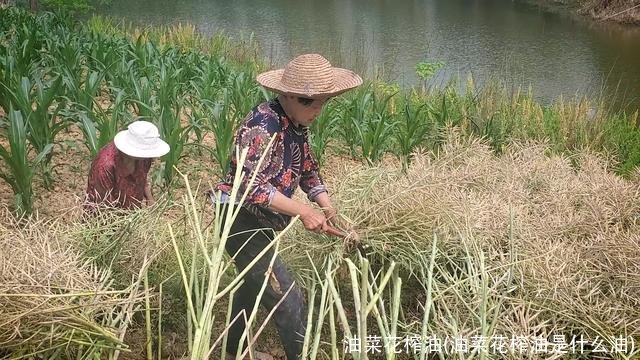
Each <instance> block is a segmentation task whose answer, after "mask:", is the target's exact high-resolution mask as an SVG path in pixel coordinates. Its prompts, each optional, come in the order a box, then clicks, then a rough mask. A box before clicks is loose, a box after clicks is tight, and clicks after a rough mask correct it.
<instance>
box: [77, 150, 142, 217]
mask: <svg viewBox="0 0 640 360" xmlns="http://www.w3.org/2000/svg"><path fill="white" fill-rule="evenodd" d="M123 156H124V155H123V154H122V153H120V151H118V149H117V148H116V146H115V144H114V143H113V142H111V143H109V144H107V145H106V146H105V147H103V148H102V149H101V150H100V151H99V152H98V154H97V156H96V158H95V159H94V160H93V162H92V163H91V170H90V171H89V180H88V182H87V200H88V204H86V206H85V209H86V210H87V211H92V209H94V208H95V204H97V203H100V202H108V203H110V204H111V205H113V206H117V207H120V208H124V209H131V208H134V207H139V206H140V204H141V203H142V200H144V197H145V196H144V192H145V188H146V187H148V186H149V185H148V182H147V175H148V174H149V169H150V168H151V159H144V160H138V161H137V162H136V168H135V170H134V171H133V173H131V174H129V175H125V174H124V171H122V170H121V169H123V167H124V165H123V163H122V159H123Z"/></svg>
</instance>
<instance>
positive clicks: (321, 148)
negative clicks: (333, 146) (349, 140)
mask: <svg viewBox="0 0 640 360" xmlns="http://www.w3.org/2000/svg"><path fill="white" fill-rule="evenodd" d="M335 112H336V107H335V106H331V104H327V105H325V108H324V110H322V112H321V113H320V115H319V116H318V118H316V119H315V120H314V121H313V123H311V131H310V132H309V143H310V145H311V151H312V152H313V155H314V157H315V159H316V160H317V161H318V163H319V164H320V165H321V166H322V165H323V164H324V159H325V157H324V155H325V152H326V149H327V146H328V145H329V143H330V142H331V139H332V138H333V137H334V136H335V132H336V123H337V117H336V114H335Z"/></svg>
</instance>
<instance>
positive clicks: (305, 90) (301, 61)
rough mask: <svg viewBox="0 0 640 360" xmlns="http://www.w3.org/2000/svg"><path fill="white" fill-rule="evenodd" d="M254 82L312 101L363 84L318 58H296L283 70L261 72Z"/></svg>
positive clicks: (347, 72) (303, 56) (319, 56)
mask: <svg viewBox="0 0 640 360" xmlns="http://www.w3.org/2000/svg"><path fill="white" fill-rule="evenodd" d="M256 80H257V81H258V82H259V83H260V85H262V86H264V87H265V88H267V89H269V90H272V91H275V92H277V93H280V94H285V95H298V96H300V97H307V98H311V99H318V98H327V97H332V96H336V95H339V94H341V93H343V92H345V91H347V90H350V89H353V88H355V87H356V86H358V85H360V84H362V78H361V77H360V76H358V74H356V73H354V72H353V71H351V70H347V69H342V68H337V67H333V66H331V63H330V62H329V61H328V60H327V59H325V58H324V57H323V56H322V55H319V54H304V55H300V56H297V57H296V58H294V59H293V60H291V61H290V62H289V63H288V64H287V66H286V67H285V68H284V69H278V70H271V71H267V72H264V73H262V74H260V75H258V77H257V78H256Z"/></svg>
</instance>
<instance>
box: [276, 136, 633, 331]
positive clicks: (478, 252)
mask: <svg viewBox="0 0 640 360" xmlns="http://www.w3.org/2000/svg"><path fill="white" fill-rule="evenodd" d="M336 173H342V174H346V175H344V177H341V178H339V179H337V178H336V179H332V180H333V181H332V182H333V183H334V186H333V190H334V193H333V195H332V198H333V199H334V203H336V204H338V205H339V207H340V209H341V211H342V213H343V214H344V215H345V217H346V218H348V219H350V221H351V222H352V223H353V224H354V226H355V228H356V230H357V232H358V233H359V235H360V238H361V240H362V243H363V244H364V245H367V246H369V248H370V249H371V250H372V251H373V254H372V256H373V257H382V258H385V259H389V260H393V261H396V262H397V263H398V265H399V267H400V268H401V269H405V270H411V272H412V273H413V274H418V275H417V276H416V277H417V278H418V281H419V282H421V283H422V285H423V286H425V287H426V283H427V282H428V281H432V282H434V285H433V286H434V287H435V288H437V289H439V290H434V291H436V293H437V295H436V296H435V300H434V301H435V303H436V309H440V311H442V314H441V316H442V317H441V320H442V322H438V321H436V320H435V319H434V321H435V322H434V324H433V326H435V328H436V329H437V330H439V331H442V333H451V335H455V333H454V332H453V331H452V329H457V330H456V331H455V332H465V331H466V332H467V333H469V334H472V333H475V332H477V331H478V328H480V327H483V331H484V330H486V329H487V328H485V326H486V323H485V322H482V323H483V324H484V325H481V324H479V321H478V318H480V317H481V316H480V315H479V314H480V313H482V314H483V316H487V311H489V310H491V309H493V311H495V312H496V314H499V316H497V317H496V321H497V322H496V324H494V325H495V326H494V327H493V330H494V331H497V330H496V329H498V330H499V331H502V332H503V333H504V334H513V335H519V334H522V333H524V334H525V335H526V334H531V333H535V332H538V333H540V334H549V335H550V334H552V333H554V332H560V331H564V332H565V333H569V334H571V333H584V334H589V335H590V336H591V338H593V336H596V335H599V336H601V337H605V336H607V337H610V336H614V335H616V336H617V335H620V334H627V335H629V336H634V337H636V338H638V337H639V336H640V330H638V329H640V326H638V325H639V324H640V257H638V255H637V254H638V249H640V186H639V184H638V182H636V181H629V180H625V179H623V178H621V177H619V176H617V175H615V174H613V172H611V171H610V169H609V167H608V163H607V161H605V160H603V159H602V158H601V157H599V156H597V155H594V154H592V153H589V152H587V151H584V152H582V153H578V154H576V155H574V156H573V157H567V156H559V155H555V154H552V153H551V152H550V150H549V147H548V146H547V145H546V144H544V143H525V144H512V145H511V146H509V147H507V148H506V149H505V150H504V152H503V153H502V154H500V155H496V154H494V153H493V152H492V151H491V149H490V147H489V146H488V145H487V144H486V143H484V142H482V141H481V140H478V139H467V138H463V137H461V136H459V135H457V134H456V133H455V132H452V133H449V134H448V135H447V139H446V141H445V143H444V145H443V147H442V148H441V149H440V151H439V152H438V153H437V154H415V157H414V158H413V163H412V165H411V166H410V167H409V168H408V170H407V172H406V173H403V172H402V171H401V170H400V167H399V166H398V165H397V164H381V165H378V166H374V167H369V166H364V165H363V166H361V167H358V168H356V169H353V167H350V168H349V169H347V168H345V169H344V170H343V171H336ZM434 234H436V235H437V239H438V243H437V245H438V256H437V257H436V264H435V266H434V268H435V270H434V273H433V274H432V277H429V279H427V276H426V274H427V273H429V270H428V266H427V262H426V261H425V259H428V258H429V254H430V253H431V248H432V244H433V239H434ZM337 243H338V240H335V239H334V242H331V241H328V240H327V238H326V237H322V236H318V235H314V234H310V233H308V232H305V231H303V230H302V229H300V227H299V228H298V231H297V233H295V234H294V235H292V236H290V238H289V244H290V245H291V244H292V245H294V246H293V247H291V250H290V251H288V253H287V257H288V258H289V259H290V261H291V262H292V263H293V264H295V266H304V263H305V259H306V258H307V254H309V255H310V256H311V258H312V259H314V263H319V262H318V261H319V259H321V258H323V257H324V256H326V251H327V250H331V246H332V245H335V244H337ZM296 245H297V246H296ZM302 245H304V246H302ZM300 249H305V251H304V252H302V251H301V250H300ZM306 261H307V262H308V259H307V260H306ZM481 278H483V279H485V280H486V283H484V280H483V281H480V279H481ZM427 280H428V281H427ZM474 284H475V285H474ZM483 284H484V285H483ZM492 299H493V300H492ZM482 303H484V305H482V306H480V305H479V304H482ZM444 309H446V311H444ZM473 310H477V311H478V314H474V313H473V312H472V311H473ZM470 311H471V312H470ZM438 317H439V316H436V319H437V318H438ZM447 324H449V325H447ZM451 324H454V325H455V326H453V327H449V328H447V326H452V325H451ZM634 329H635V330H634Z"/></svg>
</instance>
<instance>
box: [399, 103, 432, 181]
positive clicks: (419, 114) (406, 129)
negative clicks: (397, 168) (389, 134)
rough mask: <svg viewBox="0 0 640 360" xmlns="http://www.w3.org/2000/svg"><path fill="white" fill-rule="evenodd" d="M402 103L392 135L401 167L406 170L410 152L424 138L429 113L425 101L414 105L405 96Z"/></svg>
mask: <svg viewBox="0 0 640 360" xmlns="http://www.w3.org/2000/svg"><path fill="white" fill-rule="evenodd" d="M403 103H404V104H403V105H404V106H403V108H402V112H401V113H400V114H399V115H398V116H399V117H400V118H401V120H400V121H398V126H397V129H396V131H395V132H394V134H393V137H394V139H395V142H396V145H397V150H398V152H399V155H400V158H401V160H402V167H403V169H404V170H405V171H406V170H407V167H408V166H409V163H410V161H411V159H410V155H411V153H412V152H413V151H414V150H415V149H416V147H417V146H419V145H420V144H422V142H423V141H424V140H425V136H426V134H427V131H428V130H429V124H428V122H427V120H428V119H427V116H429V115H430V114H429V113H428V111H427V110H428V108H427V104H426V103H422V104H415V105H414V104H413V102H412V100H411V97H410V96H405V97H404V101H403Z"/></svg>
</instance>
